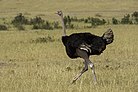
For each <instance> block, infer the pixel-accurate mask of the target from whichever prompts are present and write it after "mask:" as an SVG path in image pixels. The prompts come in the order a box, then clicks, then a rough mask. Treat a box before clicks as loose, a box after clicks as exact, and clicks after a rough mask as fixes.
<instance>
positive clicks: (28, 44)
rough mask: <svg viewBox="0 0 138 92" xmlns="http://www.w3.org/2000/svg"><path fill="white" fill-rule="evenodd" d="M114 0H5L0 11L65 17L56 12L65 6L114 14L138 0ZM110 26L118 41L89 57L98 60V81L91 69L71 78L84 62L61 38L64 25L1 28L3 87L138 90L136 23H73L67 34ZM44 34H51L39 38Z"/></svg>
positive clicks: (0, 91)
mask: <svg viewBox="0 0 138 92" xmlns="http://www.w3.org/2000/svg"><path fill="white" fill-rule="evenodd" d="M113 1H114V0H86V1H84V0H75V1H74V0H68V1H64V0H57V1H54V0H51V1H50V0H47V1H45V0H38V1H34V0H24V1H22V0H11V1H7V0H0V3H2V5H1V6H0V11H1V12H0V17H1V18H7V19H6V21H10V20H11V18H12V17H13V16H14V15H16V14H18V13H19V12H23V13H24V14H27V15H28V16H29V17H32V16H36V15H41V16H42V17H43V18H46V19H49V20H58V21H60V20H59V17H58V16H56V15H55V14H54V13H55V12H56V11H57V10H59V9H62V10H63V11H64V12H65V14H70V15H75V16H78V17H80V18H81V17H86V16H87V15H88V16H94V15H95V14H96V13H100V14H101V15H102V17H104V18H105V19H106V18H107V19H109V20H110V18H111V17H117V18H120V17H123V15H124V14H126V13H131V12H134V11H136V10H137V9H138V6H137V5H138V1H137V0H122V1H120V0H116V1H114V2H113ZM65 2H66V3H65ZM45 11H46V12H45ZM85 11H86V12H85ZM81 25H83V24H81ZM108 28H111V29H112V30H113V32H114V35H115V38H114V42H113V43H112V44H110V45H108V46H107V48H106V50H105V51H104V52H103V53H102V54H101V55H99V56H91V57H90V60H91V61H92V62H93V63H94V64H95V70H96V74H97V81H98V83H97V84H96V85H95V84H94V81H93V75H92V73H91V69H89V71H87V72H86V73H84V74H83V76H82V77H81V78H80V79H79V80H78V81H77V82H76V83H74V84H71V81H72V79H73V77H74V76H75V75H76V74H77V73H79V72H80V70H81V69H82V68H83V60H82V59H80V58H78V59H70V58H68V56H67V55H66V52H65V48H64V46H63V44H62V42H61V34H62V29H54V30H28V29H27V30H24V31H18V30H14V28H13V29H11V30H8V31H0V92H137V91H138V47H137V46H138V25H137V24H133V25H129V24H126V25H122V24H119V25H112V24H108V25H102V26H98V27H96V28H79V29H68V30H67V34H72V33H76V32H90V33H92V34H96V35H99V36H100V35H102V34H103V33H104V32H105V31H106V30H107V29H108ZM39 38H47V39H46V41H44V42H41V41H40V42H39V41H38V40H37V39H39Z"/></svg>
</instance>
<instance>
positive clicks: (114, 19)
mask: <svg viewBox="0 0 138 92" xmlns="http://www.w3.org/2000/svg"><path fill="white" fill-rule="evenodd" d="M118 23H119V21H118V20H117V19H116V18H114V17H113V18H112V24H115V25H116V24H118Z"/></svg>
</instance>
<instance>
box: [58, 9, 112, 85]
mask: <svg viewBox="0 0 138 92" xmlns="http://www.w3.org/2000/svg"><path fill="white" fill-rule="evenodd" d="M57 14H58V15H59V16H60V17H61V20H62V25H63V36H62V43H63V44H64V46H65V49H66V53H67V55H68V56H69V57H70V58H72V59H74V58H77V57H80V58H83V59H84V65H85V66H84V68H83V70H82V71H81V72H80V73H79V74H78V75H76V77H74V79H73V81H72V83H74V82H75V81H76V80H77V79H78V78H79V77H80V76H81V75H82V74H83V73H84V72H86V71H87V70H88V65H89V66H90V68H91V69H92V73H93V74H94V80H95V82H96V74H95V69H94V64H93V63H92V62H91V61H90V59H89V56H90V55H100V54H101V53H102V52H103V51H104V50H105V49H106V46H107V45H108V44H110V43H112V42H113V40H114V35H113V31H112V30H111V29H108V30H107V31H106V32H105V33H104V34H103V35H102V36H97V35H94V34H91V33H73V34H71V35H69V36H67V35H66V30H65V25H64V19H63V13H62V11H58V12H57Z"/></svg>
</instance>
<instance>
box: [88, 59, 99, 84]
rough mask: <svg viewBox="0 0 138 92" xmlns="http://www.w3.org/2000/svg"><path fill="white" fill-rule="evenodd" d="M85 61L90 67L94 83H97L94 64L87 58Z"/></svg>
mask: <svg viewBox="0 0 138 92" xmlns="http://www.w3.org/2000/svg"><path fill="white" fill-rule="evenodd" d="M87 63H88V64H89V66H90V68H91V69H92V74H93V76H94V83H95V84H96V83H97V78H96V74H95V67H94V64H93V63H92V62H91V61H90V60H89V59H88V60H87Z"/></svg>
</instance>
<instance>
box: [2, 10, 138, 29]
mask: <svg viewBox="0 0 138 92" xmlns="http://www.w3.org/2000/svg"><path fill="white" fill-rule="evenodd" d="M78 22H82V23H84V24H89V26H84V27H85V28H92V27H96V26H99V25H105V24H113V25H117V24H138V12H134V13H132V14H126V15H124V16H123V18H121V20H119V19H117V18H115V17H113V18H112V20H111V22H109V21H108V20H106V19H102V18H101V17H100V15H98V17H95V18H94V17H87V18H77V17H76V16H74V17H71V16H69V15H67V16H64V23H65V27H66V28H68V29H74V28H78V27H79V26H76V25H75V23H78ZM59 24H60V23H59V22H57V21H53V22H50V21H48V20H45V19H42V18H41V17H39V16H36V17H34V18H27V17H25V16H24V15H23V14H22V13H19V14H18V15H17V16H15V17H14V18H13V19H12V20H11V23H10V25H13V26H14V27H15V28H17V29H18V30H25V26H27V25H29V26H31V29H32V30H34V29H45V30H53V29H59V28H61V25H59ZM0 30H8V27H7V26H6V24H0Z"/></svg>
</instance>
